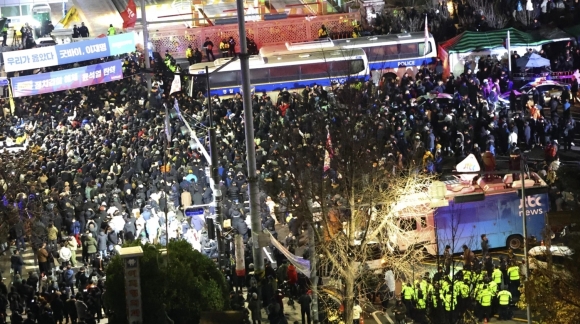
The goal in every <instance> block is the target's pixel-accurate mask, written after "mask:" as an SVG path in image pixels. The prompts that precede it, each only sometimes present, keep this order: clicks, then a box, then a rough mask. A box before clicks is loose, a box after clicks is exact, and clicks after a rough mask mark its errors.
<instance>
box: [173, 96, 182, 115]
mask: <svg viewBox="0 0 580 324" xmlns="http://www.w3.org/2000/svg"><path fill="white" fill-rule="evenodd" d="M173 108H174V109H175V111H176V112H177V115H179V114H181V111H179V104H178V103H177V98H175V103H174V104H173Z"/></svg>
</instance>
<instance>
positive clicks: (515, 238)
mask: <svg viewBox="0 0 580 324" xmlns="http://www.w3.org/2000/svg"><path fill="white" fill-rule="evenodd" d="M506 245H507V246H508V247H509V248H510V249H512V250H517V249H521V248H522V246H523V245H524V238H523V237H522V236H521V235H512V236H510V237H508V239H507V244H506Z"/></svg>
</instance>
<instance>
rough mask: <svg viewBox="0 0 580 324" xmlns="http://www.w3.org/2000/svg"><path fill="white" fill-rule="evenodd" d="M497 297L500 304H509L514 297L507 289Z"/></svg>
mask: <svg viewBox="0 0 580 324" xmlns="http://www.w3.org/2000/svg"><path fill="white" fill-rule="evenodd" d="M497 297H498V298H499V304H500V305H501V306H507V305H509V304H510V300H511V299H512V293H511V292H509V291H507V290H502V291H500V292H499V293H498V294H497Z"/></svg>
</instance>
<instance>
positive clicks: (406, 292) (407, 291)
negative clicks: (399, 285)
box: [401, 286, 415, 300]
mask: <svg viewBox="0 0 580 324" xmlns="http://www.w3.org/2000/svg"><path fill="white" fill-rule="evenodd" d="M401 293H402V294H403V299H405V300H411V299H413V296H414V295H415V290H414V289H413V287H408V286H405V287H403V290H402V291H401Z"/></svg>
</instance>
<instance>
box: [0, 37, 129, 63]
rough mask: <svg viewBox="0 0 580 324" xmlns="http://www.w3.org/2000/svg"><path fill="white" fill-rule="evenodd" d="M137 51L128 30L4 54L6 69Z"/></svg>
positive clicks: (80, 60) (70, 61)
mask: <svg viewBox="0 0 580 324" xmlns="http://www.w3.org/2000/svg"><path fill="white" fill-rule="evenodd" d="M133 51H135V35H134V34H133V33H125V34H119V35H114V36H108V37H103V38H95V39H89V40H85V41H80V42H73V43H69V44H61V45H55V46H47V47H40V48H32V49H27V50H21V51H11V52H4V53H2V54H3V56H4V63H5V65H4V69H5V71H6V72H15V71H24V70H32V69H39V68H43V67H49V66H56V65H61V64H70V63H76V62H82V61H88V60H94V59H99V58H102V57H107V56H112V55H119V54H125V53H129V52H133Z"/></svg>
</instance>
